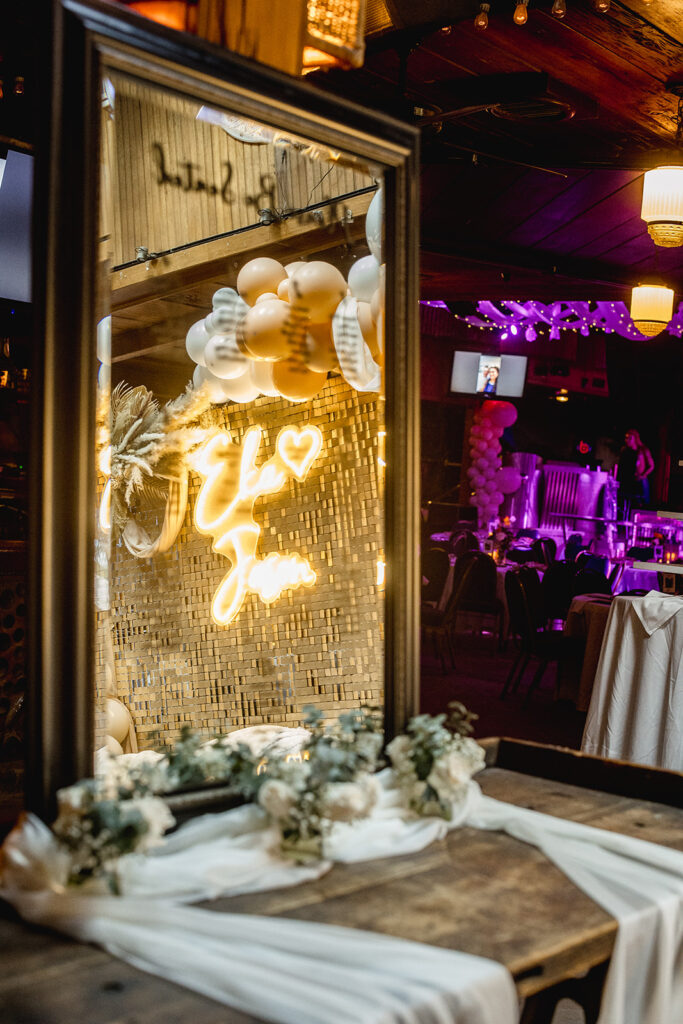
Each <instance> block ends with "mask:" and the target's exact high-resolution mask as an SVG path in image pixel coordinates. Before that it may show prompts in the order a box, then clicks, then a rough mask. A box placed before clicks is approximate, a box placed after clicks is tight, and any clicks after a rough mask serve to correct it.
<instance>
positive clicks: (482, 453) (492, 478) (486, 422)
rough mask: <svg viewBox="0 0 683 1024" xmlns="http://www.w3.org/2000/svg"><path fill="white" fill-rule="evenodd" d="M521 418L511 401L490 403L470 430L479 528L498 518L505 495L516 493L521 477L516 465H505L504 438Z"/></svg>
mask: <svg viewBox="0 0 683 1024" xmlns="http://www.w3.org/2000/svg"><path fill="white" fill-rule="evenodd" d="M516 419H517V410H516V409H515V407H514V405H513V404H512V403H511V402H493V401H487V402H484V404H483V405H482V406H481V408H480V409H478V410H477V412H476V413H475V414H474V423H473V424H472V429H471V430H470V456H471V459H472V465H471V466H470V468H469V469H468V470H467V475H468V477H469V479H470V484H471V486H472V492H473V493H472V495H471V497H470V504H471V505H475V506H476V507H477V509H478V510H479V525H480V526H481V527H482V528H483V527H485V526H486V525H487V524H488V523H489V522H490V520H491V519H495V517H496V516H497V515H498V509H499V508H500V505H501V503H502V501H503V495H504V494H512V493H513V492H514V491H516V490H517V488H518V487H519V485H520V483H521V477H520V475H519V473H518V472H517V470H516V469H514V468H513V467H512V466H502V465H501V460H500V452H501V447H500V440H499V438H500V435H501V434H502V433H503V431H504V430H505V428H506V427H511V426H512V424H513V423H514V422H515V420H516Z"/></svg>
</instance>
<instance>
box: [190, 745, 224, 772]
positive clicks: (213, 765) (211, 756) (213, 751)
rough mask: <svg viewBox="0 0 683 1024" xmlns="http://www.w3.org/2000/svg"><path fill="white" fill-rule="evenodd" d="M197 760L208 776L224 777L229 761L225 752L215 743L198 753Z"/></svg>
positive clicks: (201, 748) (202, 747)
mask: <svg viewBox="0 0 683 1024" xmlns="http://www.w3.org/2000/svg"><path fill="white" fill-rule="evenodd" d="M195 757H196V760H197V762H198V764H199V766H200V767H201V769H202V771H203V772H205V773H206V775H214V776H215V775H218V776H220V775H222V774H223V773H224V772H225V766H226V763H227V759H226V756H225V753H224V752H223V750H222V749H221V748H220V747H219V746H218V745H217V744H215V743H207V744H205V745H204V746H201V747H200V748H199V750H198V751H197V753H196V755H195Z"/></svg>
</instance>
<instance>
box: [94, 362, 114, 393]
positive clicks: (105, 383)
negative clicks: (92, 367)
mask: <svg viewBox="0 0 683 1024" xmlns="http://www.w3.org/2000/svg"><path fill="white" fill-rule="evenodd" d="M97 386H98V388H99V389H100V391H108V390H109V388H110V387H111V366H108V365H107V364H106V363H102V365H101V366H100V368H99V370H98V371H97Z"/></svg>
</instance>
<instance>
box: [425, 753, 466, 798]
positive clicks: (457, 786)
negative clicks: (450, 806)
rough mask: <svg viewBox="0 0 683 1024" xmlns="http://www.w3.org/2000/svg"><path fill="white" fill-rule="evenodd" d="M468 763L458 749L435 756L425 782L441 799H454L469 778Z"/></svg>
mask: <svg viewBox="0 0 683 1024" xmlns="http://www.w3.org/2000/svg"><path fill="white" fill-rule="evenodd" d="M470 775H471V772H470V765H469V762H468V760H467V758H466V757H464V756H463V755H462V754H461V753H460V752H459V751H457V750H452V751H451V752H450V753H448V754H443V755H442V756H441V757H439V758H437V759H436V761H435V762H434V764H433V765H432V770H431V772H430V773H429V775H428V776H427V782H428V783H429V785H430V786H431V787H432V789H434V790H436V792H437V793H438V794H439V797H440V799H441V800H444V801H450V800H453V799H455V797H456V796H457V795H458V793H459V792H460V791H461V790H462V789H463V787H464V786H466V785H467V783H468V782H469V780H470Z"/></svg>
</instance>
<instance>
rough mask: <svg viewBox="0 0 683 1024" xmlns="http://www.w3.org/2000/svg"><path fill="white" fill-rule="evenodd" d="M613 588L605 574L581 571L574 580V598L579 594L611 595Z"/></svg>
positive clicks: (586, 570) (594, 571)
mask: <svg viewBox="0 0 683 1024" xmlns="http://www.w3.org/2000/svg"><path fill="white" fill-rule="evenodd" d="M611 593H612V588H611V587H610V585H609V580H608V579H607V577H606V576H605V574H604V572H596V570H595V569H581V571H580V572H577V574H576V576H575V577H574V579H573V580H572V597H578V595H579V594H611Z"/></svg>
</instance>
